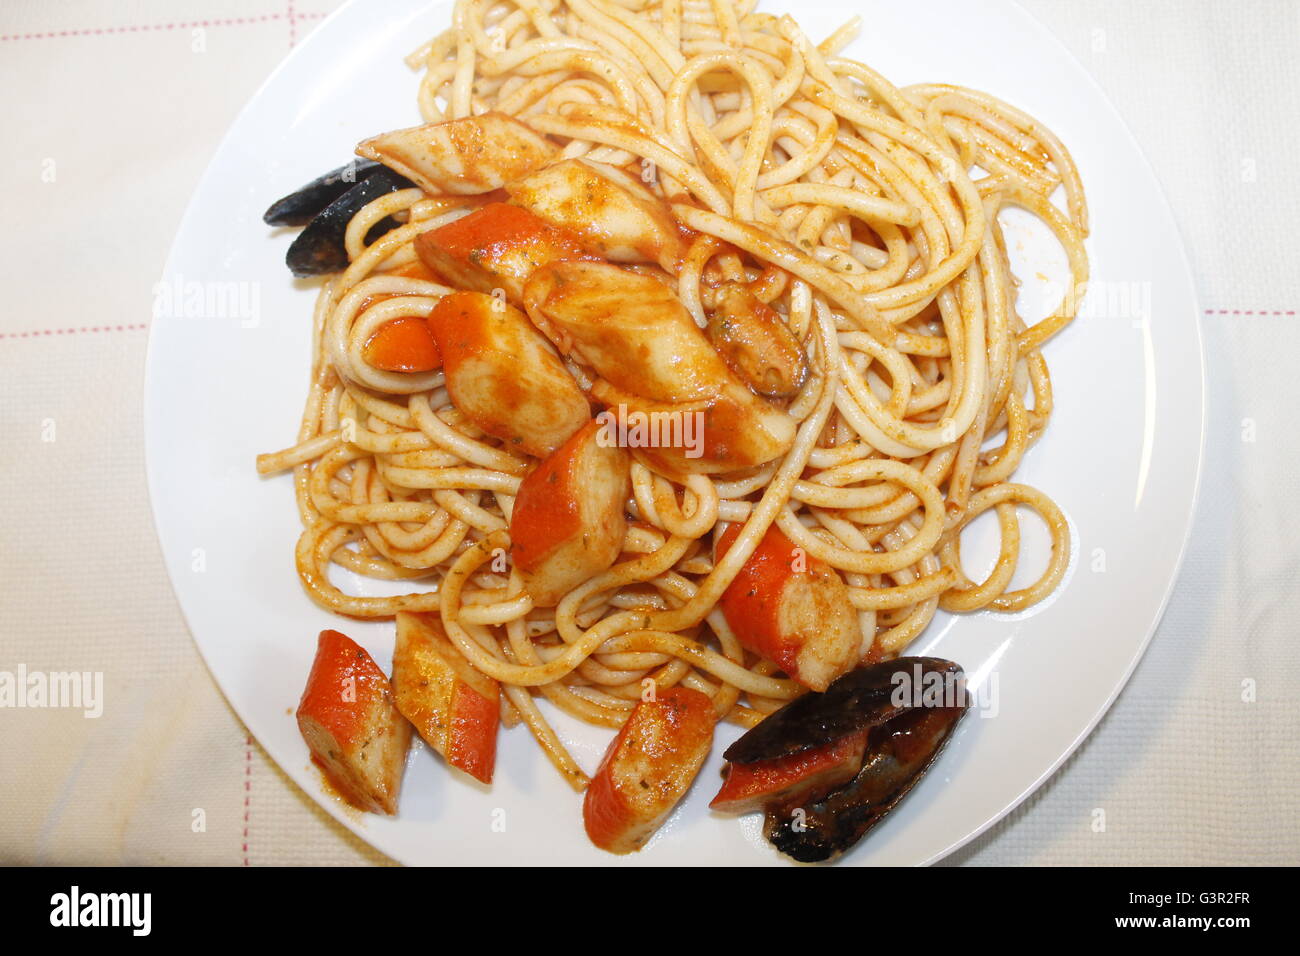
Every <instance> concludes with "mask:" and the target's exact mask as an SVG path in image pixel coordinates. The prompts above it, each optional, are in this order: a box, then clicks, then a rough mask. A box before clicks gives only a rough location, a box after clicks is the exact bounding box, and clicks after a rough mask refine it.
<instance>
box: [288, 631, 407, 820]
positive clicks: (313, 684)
mask: <svg viewBox="0 0 1300 956" xmlns="http://www.w3.org/2000/svg"><path fill="white" fill-rule="evenodd" d="M297 716H298V729H299V731H300V732H301V733H302V737H303V740H305V741H307V746H308V747H309V748H310V749H311V753H312V758H313V759H314V760H315V761H316V762H317V763H318V764H319V765H320V766H321V767H322V769H324V771H325V774H326V776H327V777H328V778H329V779H330V781H331V782H332V783H333V784H334V786H335V787H336V788H337V789H338V791H339V792H340V793H341V794H342V795H343V796H344V797H345V798H346V799H347V800H348V801H349V802H350V803H353V804H355V805H356V806H357V807H359V808H361V809H362V810H369V811H371V812H374V813H388V814H393V813H396V812H397V797H398V793H399V791H400V790H401V788H402V775H403V774H404V773H405V772H406V751H407V749H408V748H409V747H410V745H411V725H410V724H409V723H408V722H407V720H406V718H405V717H403V716H402V715H401V713H400V712H399V711H398V709H397V705H396V704H395V703H394V701H393V692H392V688H391V687H390V686H389V683H388V678H387V677H385V676H384V672H383V671H381V670H380V669H379V665H378V664H376V663H375V662H374V660H373V659H372V658H371V657H370V655H369V654H367V653H366V651H365V649H364V648H362V647H360V646H359V645H357V643H356V642H355V641H353V640H352V639H351V638H349V637H347V636H346V635H344V634H340V633H339V632H338V631H321V632H320V638H319V640H318V641H317V646H316V659H315V661H313V662H312V665H311V674H309V675H308V677H307V687H306V689H304V690H303V692H302V700H301V701H300V702H299V704H298V715H297Z"/></svg>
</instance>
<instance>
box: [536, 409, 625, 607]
mask: <svg viewBox="0 0 1300 956" xmlns="http://www.w3.org/2000/svg"><path fill="white" fill-rule="evenodd" d="M629 464H630V460H629V458H628V454H627V452H626V451H624V450H623V449H622V448H619V447H617V446H614V445H613V444H612V443H609V442H604V441H603V440H602V431H601V426H600V425H599V424H598V423H596V422H595V421H589V422H588V423H587V424H586V425H584V426H583V427H582V428H580V429H579V430H578V431H577V432H575V433H574V435H573V436H572V437H571V438H570V439H569V440H568V441H566V442H565V443H564V444H563V445H561V446H560V447H559V448H557V449H556V450H555V451H554V452H552V453H551V454H550V455H548V456H547V457H546V458H545V459H543V461H542V463H541V464H540V465H538V466H537V468H536V470H535V471H533V472H532V473H531V474H529V475H528V477H526V478H525V479H524V480H523V482H522V483H521V484H520V485H519V494H518V495H517V496H516V497H515V507H514V511H513V512H512V514H511V517H510V538H511V541H512V545H513V546H512V547H511V550H510V556H511V558H512V559H513V560H514V563H515V567H517V568H518V569H519V573H520V574H521V575H522V577H523V579H524V587H525V588H526V589H527V591H528V593H529V594H530V595H531V596H532V598H533V603H534V604H535V605H537V606H538V607H552V606H554V605H555V604H556V603H557V602H558V601H559V600H560V598H562V597H564V595H565V594H567V593H568V592H569V591H571V590H573V588H575V587H577V586H578V585H579V584H582V583H583V582H584V581H586V580H588V579H589V578H591V577H594V576H595V575H597V574H600V573H601V572H603V571H606V570H608V569H609V567H610V566H611V565H613V563H614V561H615V560H617V558H618V555H619V550H620V549H621V548H622V546H623V534H624V532H625V531H626V530H627V516H626V514H625V513H624V507H625V502H626V501H627V499H628V496H629V495H630V494H631V493H632V482H631V478H630V477H629V472H628V467H629Z"/></svg>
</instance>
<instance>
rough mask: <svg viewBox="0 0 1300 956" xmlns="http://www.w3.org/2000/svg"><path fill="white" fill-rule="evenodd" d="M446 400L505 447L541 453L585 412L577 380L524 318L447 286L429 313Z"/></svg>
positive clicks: (587, 415)
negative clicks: (445, 389) (446, 291)
mask: <svg viewBox="0 0 1300 956" xmlns="http://www.w3.org/2000/svg"><path fill="white" fill-rule="evenodd" d="M429 328H430V329H431V330H432V332H433V338H434V340H435V342H437V345H438V352H439V354H440V355H441V356H442V367H443V371H444V373H445V374H446V381H447V392H448V393H449V394H450V395H451V400H452V403H453V404H454V405H455V406H456V408H457V409H459V410H460V412H461V413H462V414H463V415H465V417H466V418H468V419H469V420H470V421H472V422H473V423H474V424H475V425H477V426H478V427H479V428H481V429H483V431H485V432H487V433H488V434H490V435H495V436H496V437H497V438H500V439H502V440H503V441H505V442H506V444H507V447H508V448H509V449H510V450H512V451H523V452H526V453H528V454H530V455H535V456H537V457H539V458H540V457H543V456H545V455H549V454H550V453H551V452H553V451H554V450H555V449H556V448H558V447H560V445H561V444H563V443H564V441H565V439H567V438H568V437H569V436H570V435H572V434H573V433H574V432H576V431H577V430H578V429H579V428H581V427H582V426H583V425H584V424H586V423H587V421H588V420H590V418H591V409H590V407H589V406H588V404H587V399H586V397H585V396H584V395H583V393H582V390H581V389H580V388H579V387H578V383H577V382H576V381H575V380H574V378H573V376H572V375H571V374H569V370H568V369H567V368H565V367H564V363H563V362H561V361H560V360H559V358H557V357H556V355H555V353H554V352H553V351H552V350H551V347H550V345H549V344H548V343H547V341H546V339H544V338H543V337H542V336H541V335H540V334H539V333H538V332H537V330H536V329H535V328H533V326H532V324H531V323H530V322H529V321H528V318H527V317H526V316H525V315H524V314H523V313H522V312H520V311H519V310H518V309H516V308H514V307H513V306H511V305H509V304H508V303H506V302H504V301H502V300H501V299H498V298H495V297H494V296H490V295H484V294H483V293H481V292H453V293H452V294H451V295H448V296H444V297H443V298H442V299H441V300H440V301H439V302H438V304H437V305H436V306H435V307H434V309H433V311H432V312H431V313H430V314H429Z"/></svg>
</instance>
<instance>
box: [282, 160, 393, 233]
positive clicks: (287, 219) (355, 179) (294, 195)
mask: <svg viewBox="0 0 1300 956" xmlns="http://www.w3.org/2000/svg"><path fill="white" fill-rule="evenodd" d="M377 169H379V164H378V163H376V162H372V161H371V160H368V159H354V160H353V161H352V162H350V163H346V164H344V165H342V166H340V167H339V168H338V169H331V170H330V171H329V172H328V173H326V174H325V175H324V176H320V177H317V178H316V179H313V180H312V181H311V182H309V183H308V184H307V185H306V186H303V187H302V188H301V189H297V190H294V191H293V192H291V193H290V194H289V195H287V196H285V197H284V198H283V199H277V200H276V201H275V202H273V203H271V207H270V208H269V209H267V210H266V212H264V213H263V214H262V221H263V222H265V223H266V224H267V225H268V226H305V225H307V223H309V222H311V221H312V219H314V218H315V217H316V215H317V213H319V212H320V211H321V210H323V209H324V208H325V207H326V206H328V205H329V204H330V203H332V202H333V201H334V200H336V199H338V198H339V197H340V196H342V195H343V194H344V193H345V192H347V191H348V190H349V189H351V188H352V187H353V186H355V185H356V184H357V183H359V182H361V180H363V179H365V178H366V177H367V176H369V175H370V174H371V173H373V172H374V171H375V170H377Z"/></svg>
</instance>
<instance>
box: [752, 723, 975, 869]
mask: <svg viewBox="0 0 1300 956" xmlns="http://www.w3.org/2000/svg"><path fill="white" fill-rule="evenodd" d="M965 712H966V708H965V707H944V708H926V707H921V708H913V709H912V710H910V711H906V712H902V713H901V715H900V716H897V717H895V718H894V719H892V720H890V721H888V722H886V723H885V724H883V725H881V726H879V727H877V728H875V729H873V730H872V731H871V738H870V739H869V740H868V743H867V752H866V756H865V758H864V760H863V764H862V769H861V770H859V771H858V773H857V776H855V777H854V778H853V779H852V780H850V781H849V782H848V783H847V784H844V785H842V786H840V787H838V788H836V789H833V790H831V791H829V792H828V793H823V794H821V795H820V796H817V797H812V798H806V799H805V800H804V801H803V806H801V807H798V808H796V807H773V808H771V809H769V810H768V812H767V820H766V823H765V826H764V834H765V835H766V837H767V839H768V841H769V842H770V843H771V844H772V845H773V846H774V847H776V848H777V849H778V850H780V851H781V852H782V853H784V854H786V855H787V856H789V857H792V858H793V859H795V860H798V861H800V862H801V863H820V862H824V861H826V860H829V859H832V858H833V857H836V856H838V855H840V854H841V853H843V852H844V851H845V850H847V849H849V848H850V847H852V846H853V845H854V844H856V843H857V842H858V841H859V840H861V839H862V837H863V836H865V835H866V833H867V831H868V830H870V829H871V828H872V827H873V826H875V825H876V824H877V823H879V822H880V820H881V819H882V818H883V817H884V816H885V815H886V814H887V813H889V811H890V810H892V809H893V808H894V807H895V806H897V805H898V802H899V801H900V800H902V799H903V797H905V796H906V795H907V794H908V792H909V791H911V789H912V787H913V786H915V784H916V782H917V781H918V780H919V779H921V777H922V776H923V775H924V774H925V772H926V770H928V769H929V767H930V765H931V764H932V763H934V760H935V758H936V757H938V756H939V753H940V752H941V751H942V750H943V748H944V745H945V744H947V742H948V740H949V739H950V738H951V737H952V732H953V730H954V729H955V728H956V726H957V723H958V721H960V720H961V718H962V715H963V714H965ZM900 734H902V735H905V736H906V735H909V734H910V735H913V736H914V737H915V739H913V740H910V741H909V742H908V745H907V746H906V747H898V748H896V747H894V746H892V745H891V743H892V742H893V741H896V740H897V739H898V736H899V735H900Z"/></svg>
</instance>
